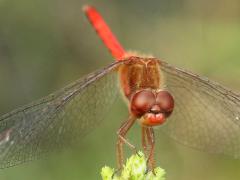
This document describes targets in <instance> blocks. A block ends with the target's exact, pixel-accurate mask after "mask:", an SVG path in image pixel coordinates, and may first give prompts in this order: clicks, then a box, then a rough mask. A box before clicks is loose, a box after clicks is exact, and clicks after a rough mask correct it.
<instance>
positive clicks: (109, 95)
mask: <svg viewBox="0 0 240 180" xmlns="http://www.w3.org/2000/svg"><path fill="white" fill-rule="evenodd" d="M84 11H85V13H86V16H87V17H88V19H89V21H90V22H91V24H92V26H93V27H94V29H95V30H96V32H97V34H98V35H99V37H100V38H101V39H102V41H103V43H104V44H105V45H106V47H107V48H108V50H109V51H110V53H111V54H112V56H113V57H114V59H115V62H113V63H112V64H110V65H108V66H106V67H104V68H102V69H100V70H97V71H96V72H93V73H91V74H89V75H87V76H85V77H83V78H81V79H79V80H77V81H75V82H73V83H71V84H70V85H68V86H66V87H64V88H63V89H60V90H58V91H56V92H54V93H52V94H50V95H48V96H47V97H44V98H42V99H40V100H37V101H35V102H33V103H30V104H28V105H26V106H23V107H21V108H19V109H16V110H14V111H12V112H10V113H7V114H5V115H3V116H1V117H0V168H7V167H11V166H15V165H18V164H21V163H23V162H27V161H31V160H34V159H37V158H40V157H42V156H44V155H46V154H48V153H49V152H51V151H53V149H60V148H64V147H67V146H69V145H71V144H72V143H74V142H76V141H77V140H79V139H82V138H83V137H84V136H85V135H86V134H88V133H89V132H90V131H91V130H92V129H94V128H95V127H96V126H98V125H99V124H100V123H101V122H102V120H104V118H105V115H106V114H107V112H108V110H109V108H111V105H112V104H113V103H114V101H115V99H116V97H117V96H119V94H121V96H122V98H123V99H125V100H126V102H127V106H128V109H129V116H128V118H127V119H126V121H124V122H123V123H122V125H121V126H120V128H119V129H118V130H117V143H116V144H117V145H116V151H117V164H118V167H120V168H121V166H122V164H123V161H124V156H123V145H127V146H129V147H130V148H132V149H133V150H134V149H135V146H134V145H133V144H132V143H131V142H130V141H129V140H128V139H127V138H126V136H127V133H128V131H129V130H130V129H131V127H132V125H133V124H134V123H136V122H139V124H140V127H141V133H142V140H141V142H142V147H143V150H144V152H145V154H147V156H148V166H149V168H154V166H155V158H154V155H155V154H156V153H157V151H156V149H155V140H156V139H158V138H160V137H158V136H155V134H154V131H156V130H157V131H162V132H164V133H165V134H167V135H168V136H169V137H171V138H172V139H174V140H175V141H177V142H179V143H181V144H183V145H186V146H189V147H192V148H195V149H198V150H202V151H206V152H209V153H217V154H224V155H229V156H231V157H234V158H240V95H239V93H235V92H233V91H231V90H229V89H228V88H225V87H223V86H222V85H220V84H218V83H216V82H214V81H210V80H208V79H207V78H205V77H201V76H199V75H197V74H194V73H191V72H189V71H186V70H184V69H180V68H176V67H174V66H172V65H170V64H168V63H167V62H165V61H163V60H161V59H157V58H154V57H141V56H138V55H136V54H132V53H130V52H127V51H125V49H124V48H123V47H122V46H121V44H120V43H119V42H118V40H117V39H116V37H115V35H114V34H113V33H112V31H111V30H110V28H109V27H108V25H107V24H106V22H105V21H104V20H103V18H102V16H101V15H100V13H99V12H98V11H97V10H96V9H95V8H94V7H93V6H85V7H84ZM119 92H120V93H119ZM155 127H159V128H158V129H155Z"/></svg>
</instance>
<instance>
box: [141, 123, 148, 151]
mask: <svg viewBox="0 0 240 180" xmlns="http://www.w3.org/2000/svg"><path fill="white" fill-rule="evenodd" d="M146 130H147V127H145V126H142V147H143V151H144V154H145V155H147V154H148V144H147V142H146Z"/></svg>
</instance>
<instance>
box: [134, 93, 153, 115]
mask: <svg viewBox="0 0 240 180" xmlns="http://www.w3.org/2000/svg"><path fill="white" fill-rule="evenodd" d="M154 103H155V95H154V94H153V93H152V92H151V91H150V90H142V91H139V92H137V93H136V94H134V95H133V97H132V99H131V102H130V109H131V112H132V113H133V114H134V115H135V116H136V117H140V116H142V115H143V114H145V113H146V112H148V111H149V110H150V108H151V107H152V106H153V104H154Z"/></svg>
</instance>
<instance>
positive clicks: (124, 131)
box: [117, 116, 136, 169]
mask: <svg viewBox="0 0 240 180" xmlns="http://www.w3.org/2000/svg"><path fill="white" fill-rule="evenodd" d="M135 120H136V118H135V117H133V116H130V117H129V118H128V120H127V121H126V122H124V123H123V124H122V126H121V127H120V128H119V130H118V131H117V135H118V140H117V160H118V161H117V163H118V168H119V169H121V168H122V166H123V144H126V145H128V146H129V147H130V148H131V149H133V150H134V151H135V152H136V148H135V146H134V145H132V144H131V143H130V142H129V141H128V140H127V139H126V138H125V135H126V134H127V132H128V130H129V129H130V128H131V127H132V125H133V124H134V122H135Z"/></svg>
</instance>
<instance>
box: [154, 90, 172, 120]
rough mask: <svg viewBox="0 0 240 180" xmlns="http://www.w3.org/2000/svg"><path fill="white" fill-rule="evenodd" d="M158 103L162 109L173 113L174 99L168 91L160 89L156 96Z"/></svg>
mask: <svg viewBox="0 0 240 180" xmlns="http://www.w3.org/2000/svg"><path fill="white" fill-rule="evenodd" d="M156 103H157V104H159V106H160V108H161V109H162V111H164V112H166V113H167V114H168V116H169V115H170V114H171V113H172V111H173V108H174V99H173V97H172V95H171V94H170V93H169V92H168V91H159V92H158V93H157V96H156Z"/></svg>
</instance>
